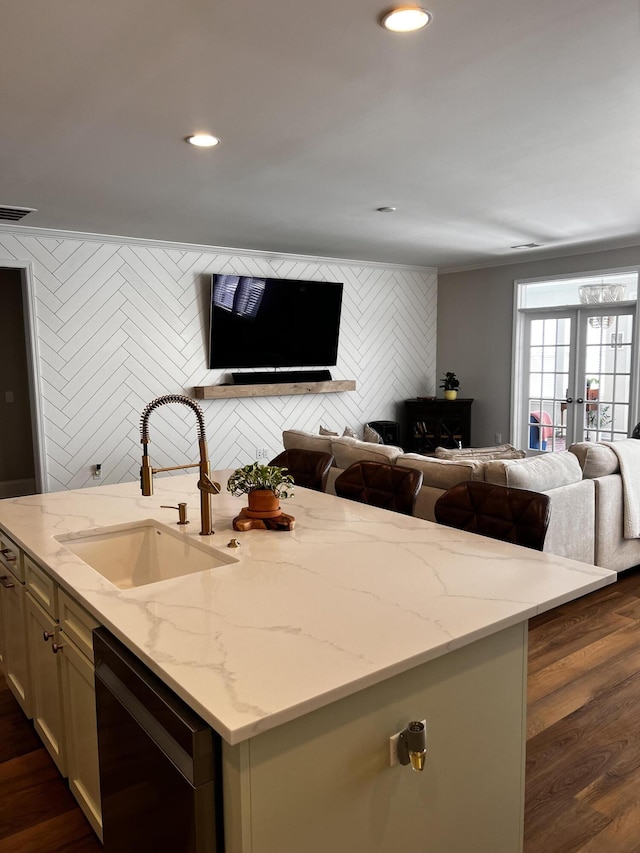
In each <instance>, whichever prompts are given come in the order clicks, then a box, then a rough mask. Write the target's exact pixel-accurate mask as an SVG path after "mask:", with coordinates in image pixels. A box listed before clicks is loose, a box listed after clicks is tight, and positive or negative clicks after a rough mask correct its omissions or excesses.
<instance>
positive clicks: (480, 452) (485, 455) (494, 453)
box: [435, 444, 527, 462]
mask: <svg viewBox="0 0 640 853" xmlns="http://www.w3.org/2000/svg"><path fill="white" fill-rule="evenodd" d="M435 453H436V456H437V457H438V459H483V460H484V461H485V462H488V461H489V460H491V459H524V458H525V456H526V455H527V454H526V453H525V452H524V450H516V448H515V447H514V446H513V444H494V445H493V446H492V447H462V448H460V449H459V450H458V449H455V448H449V447H436V450H435Z"/></svg>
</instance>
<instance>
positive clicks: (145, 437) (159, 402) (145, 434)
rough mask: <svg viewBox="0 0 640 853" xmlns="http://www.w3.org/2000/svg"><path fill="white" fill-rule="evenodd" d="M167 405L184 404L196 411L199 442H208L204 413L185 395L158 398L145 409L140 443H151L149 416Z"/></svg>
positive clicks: (168, 395) (141, 420)
mask: <svg viewBox="0 0 640 853" xmlns="http://www.w3.org/2000/svg"><path fill="white" fill-rule="evenodd" d="M167 403H182V404H183V405H184V406H188V407H189V408H190V409H191V410H192V411H194V412H195V415H196V418H197V419H198V440H199V441H206V440H207V436H206V431H205V425H204V413H203V411H202V409H201V408H200V406H199V405H198V404H197V403H196V402H195V400H192V399H191V398H190V397H186V396H185V395H184V394H165V396H164V397H157V398H156V399H155V400H152V401H151V402H150V403H149V404H148V405H147V406H146V407H145V409H144V411H143V413H142V416H141V418H140V441H141V443H142V444H148V443H149V415H150V414H151V412H153V410H154V409H157V408H159V407H160V406H164V405H165V404H167Z"/></svg>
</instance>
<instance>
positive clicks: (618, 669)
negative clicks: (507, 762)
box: [524, 569, 640, 853]
mask: <svg viewBox="0 0 640 853" xmlns="http://www.w3.org/2000/svg"><path fill="white" fill-rule="evenodd" d="M527 729H528V733H527V734H528V736H527V772H526V801H525V847H524V849H525V853H637V851H640V570H638V569H633V570H632V571H629V572H626V573H624V574H623V575H621V577H620V578H619V580H618V582H617V583H616V584H613V585H611V586H608V587H606V588H605V589H602V590H599V591H598V592H595V593H592V594H591V595H589V596H585V597H584V598H582V599H579V600H578V601H574V602H571V603H570V604H567V605H564V606H562V607H558V608H556V609H555V610H552V611H550V612H548V613H545V614H543V615H542V616H539V617H537V618H536V619H533V620H531V623H530V626H529V679H528V716H527Z"/></svg>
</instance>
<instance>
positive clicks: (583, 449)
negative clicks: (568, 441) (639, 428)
mask: <svg viewBox="0 0 640 853" xmlns="http://www.w3.org/2000/svg"><path fill="white" fill-rule="evenodd" d="M569 450H570V451H571V453H575V455H576V456H577V457H578V462H579V463H580V467H581V468H582V476H583V477H584V478H585V479H586V480H593V479H595V478H596V477H606V476H607V474H618V473H619V472H620V463H619V462H618V457H617V456H616V454H615V453H614V452H613V450H612V449H611V448H610V447H607V445H606V444H598V443H597V442H594V441H578V442H577V443H576V444H572V445H571V447H570V448H569Z"/></svg>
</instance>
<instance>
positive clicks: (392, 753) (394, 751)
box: [389, 720, 427, 767]
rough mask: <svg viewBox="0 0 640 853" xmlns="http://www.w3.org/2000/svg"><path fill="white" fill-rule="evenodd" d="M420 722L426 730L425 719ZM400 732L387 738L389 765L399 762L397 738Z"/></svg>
mask: <svg viewBox="0 0 640 853" xmlns="http://www.w3.org/2000/svg"><path fill="white" fill-rule="evenodd" d="M420 722H421V723H423V724H424V727H425V730H426V728H427V721H426V720H421V721H420ZM425 733H426V732H425ZM401 734H402V732H396V733H395V734H394V735H391V737H390V738H389V767H393V766H394V764H399V763H400V762H399V761H398V740H399V739H400V735H401Z"/></svg>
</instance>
